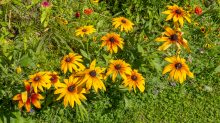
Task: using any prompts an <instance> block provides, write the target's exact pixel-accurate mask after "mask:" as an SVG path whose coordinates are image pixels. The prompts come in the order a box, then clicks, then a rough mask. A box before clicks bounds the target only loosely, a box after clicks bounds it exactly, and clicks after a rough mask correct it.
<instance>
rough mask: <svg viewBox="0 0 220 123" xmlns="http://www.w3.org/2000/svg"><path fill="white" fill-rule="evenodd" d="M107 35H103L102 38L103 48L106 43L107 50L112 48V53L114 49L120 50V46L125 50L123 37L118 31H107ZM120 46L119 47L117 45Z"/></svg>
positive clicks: (115, 50)
mask: <svg viewBox="0 0 220 123" xmlns="http://www.w3.org/2000/svg"><path fill="white" fill-rule="evenodd" d="M106 36H107V37H105V36H103V37H102V38H101V40H104V41H103V42H102V45H101V48H102V47H103V46H105V45H107V51H109V50H110V53H111V54H112V51H114V52H115V53H117V52H118V47H120V48H121V49H122V50H123V46H122V44H124V42H123V39H122V38H120V35H119V34H116V33H111V34H109V33H107V34H106ZM117 46H118V47H117Z"/></svg>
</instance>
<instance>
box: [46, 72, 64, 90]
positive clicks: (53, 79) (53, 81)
mask: <svg viewBox="0 0 220 123" xmlns="http://www.w3.org/2000/svg"><path fill="white" fill-rule="evenodd" d="M47 75H48V76H50V77H51V78H50V83H48V84H47V89H50V87H51V85H52V84H53V85H54V87H55V88H56V89H58V84H59V83H60V80H59V79H61V78H60V77H59V76H58V75H57V72H53V73H51V72H47Z"/></svg>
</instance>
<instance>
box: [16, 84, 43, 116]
mask: <svg viewBox="0 0 220 123" xmlns="http://www.w3.org/2000/svg"><path fill="white" fill-rule="evenodd" d="M24 85H25V88H26V91H25V92H22V93H20V94H17V95H15V96H14V98H13V99H12V100H19V103H18V107H19V108H21V107H23V106H24V105H25V107H26V109H27V112H30V110H31V103H32V104H33V105H34V106H35V107H37V108H41V104H40V102H39V101H38V99H44V97H43V96H42V95H40V94H35V93H34V91H33V90H32V91H31V86H30V84H29V83H28V82H27V81H24Z"/></svg>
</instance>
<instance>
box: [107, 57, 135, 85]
mask: <svg viewBox="0 0 220 123" xmlns="http://www.w3.org/2000/svg"><path fill="white" fill-rule="evenodd" d="M109 61H110V62H111V64H110V65H109V66H108V71H107V73H106V76H109V75H110V74H112V73H113V76H112V80H113V82H115V78H116V76H117V74H118V72H119V73H120V75H121V76H122V78H123V79H126V74H128V75H131V71H132V70H131V68H130V64H128V63H126V62H124V61H123V60H112V59H111V60H109Z"/></svg>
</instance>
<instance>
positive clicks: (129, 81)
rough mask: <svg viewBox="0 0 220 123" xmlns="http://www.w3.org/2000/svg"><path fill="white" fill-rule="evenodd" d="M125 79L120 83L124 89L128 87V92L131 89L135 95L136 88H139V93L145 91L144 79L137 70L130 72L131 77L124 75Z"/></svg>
mask: <svg viewBox="0 0 220 123" xmlns="http://www.w3.org/2000/svg"><path fill="white" fill-rule="evenodd" d="M126 77H127V78H126V79H125V80H124V81H123V82H122V84H124V88H125V87H127V86H129V91H130V90H131V88H132V87H133V88H134V92H135V93H136V86H137V87H138V88H139V90H140V91H141V92H144V90H145V78H143V77H142V75H141V74H140V73H138V70H134V71H131V75H126Z"/></svg>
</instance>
